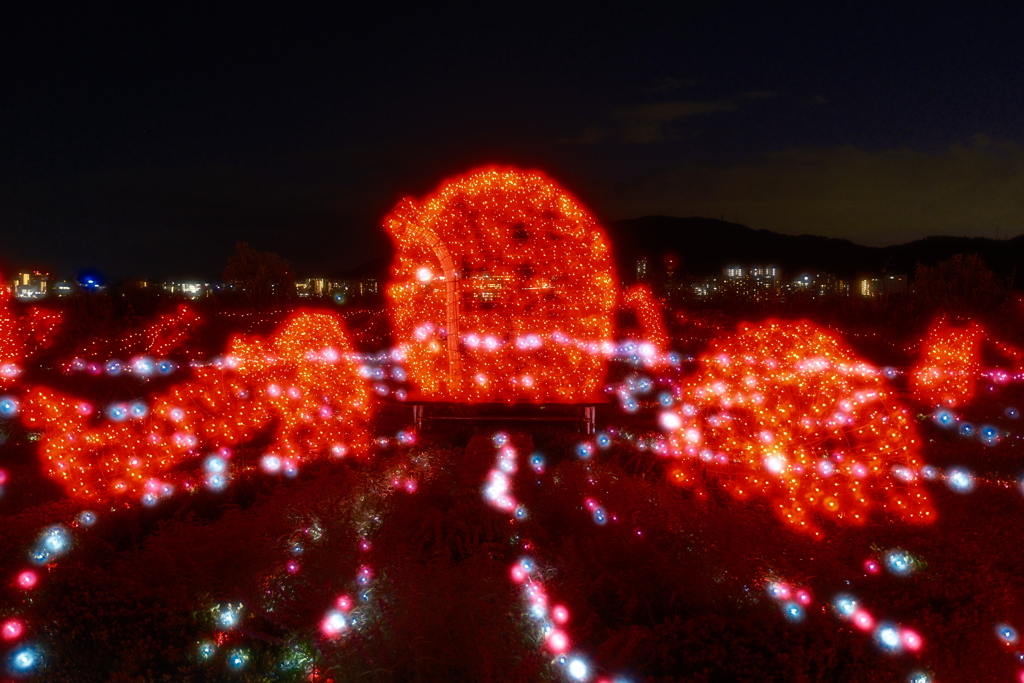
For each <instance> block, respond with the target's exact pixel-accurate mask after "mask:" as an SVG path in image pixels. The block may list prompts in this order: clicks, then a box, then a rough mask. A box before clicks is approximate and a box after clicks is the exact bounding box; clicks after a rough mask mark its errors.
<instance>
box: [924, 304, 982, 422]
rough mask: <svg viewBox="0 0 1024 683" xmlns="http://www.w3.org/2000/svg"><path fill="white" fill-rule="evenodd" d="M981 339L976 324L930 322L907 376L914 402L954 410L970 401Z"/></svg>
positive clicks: (978, 370)
mask: <svg viewBox="0 0 1024 683" xmlns="http://www.w3.org/2000/svg"><path fill="white" fill-rule="evenodd" d="M984 339H985V330H984V328H982V326H981V325H979V324H978V323H976V322H971V323H969V324H967V325H964V326H962V327H958V326H955V325H953V324H951V323H950V322H949V321H948V320H946V318H944V317H940V318H938V319H937V320H936V321H935V322H934V323H932V326H931V329H930V330H928V336H927V337H926V338H925V340H924V343H923V344H922V348H921V358H920V360H919V361H918V364H917V365H916V366H915V367H914V369H913V371H912V373H911V388H912V390H913V391H914V393H915V395H916V397H917V399H918V400H919V401H921V402H922V403H925V404H929V405H943V406H947V407H950V408H954V407H957V406H962V405H964V404H966V403H968V402H969V401H970V400H971V399H972V398H974V394H975V391H976V384H977V378H978V373H979V372H980V370H981V344H982V342H983V341H984Z"/></svg>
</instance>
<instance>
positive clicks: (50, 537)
mask: <svg viewBox="0 0 1024 683" xmlns="http://www.w3.org/2000/svg"><path fill="white" fill-rule="evenodd" d="M71 541H72V539H71V531H70V530H68V528H67V527H66V526H64V525H63V524H54V525H53V526H50V527H47V528H46V529H45V530H43V533H41V534H40V535H39V538H38V539H37V540H36V544H35V545H34V546H33V547H32V550H31V551H29V556H30V557H31V559H32V561H33V562H34V563H35V564H47V563H49V562H52V561H53V560H55V559H57V558H58V557H60V556H61V555H63V554H64V553H66V552H67V551H68V550H70V549H71Z"/></svg>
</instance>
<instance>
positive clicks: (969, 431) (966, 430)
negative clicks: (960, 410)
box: [960, 422, 974, 438]
mask: <svg viewBox="0 0 1024 683" xmlns="http://www.w3.org/2000/svg"><path fill="white" fill-rule="evenodd" d="M960 436H962V437H964V438H969V437H972V436H974V425H972V424H971V423H970V422H965V423H963V424H962V425H960Z"/></svg>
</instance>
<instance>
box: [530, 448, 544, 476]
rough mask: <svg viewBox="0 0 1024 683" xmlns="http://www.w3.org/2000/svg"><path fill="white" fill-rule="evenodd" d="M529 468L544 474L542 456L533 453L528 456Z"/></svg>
mask: <svg viewBox="0 0 1024 683" xmlns="http://www.w3.org/2000/svg"><path fill="white" fill-rule="evenodd" d="M530 468H531V469H533V471H534V472H536V473H537V474H544V456H543V455H541V454H540V453H534V454H533V455H531V456H530Z"/></svg>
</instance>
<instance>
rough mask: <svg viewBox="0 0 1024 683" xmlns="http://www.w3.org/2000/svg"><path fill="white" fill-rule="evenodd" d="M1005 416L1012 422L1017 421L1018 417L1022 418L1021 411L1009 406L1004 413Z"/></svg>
mask: <svg viewBox="0 0 1024 683" xmlns="http://www.w3.org/2000/svg"><path fill="white" fill-rule="evenodd" d="M1003 415H1005V416H1006V417H1008V418H1010V419H1011V420H1016V419H1017V418H1018V417H1020V411H1019V410H1017V409H1016V408H1014V407H1013V406H1007V408H1006V410H1004V411H1003Z"/></svg>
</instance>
